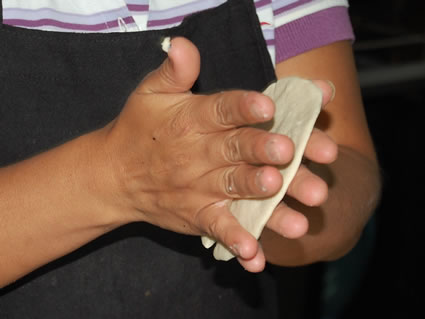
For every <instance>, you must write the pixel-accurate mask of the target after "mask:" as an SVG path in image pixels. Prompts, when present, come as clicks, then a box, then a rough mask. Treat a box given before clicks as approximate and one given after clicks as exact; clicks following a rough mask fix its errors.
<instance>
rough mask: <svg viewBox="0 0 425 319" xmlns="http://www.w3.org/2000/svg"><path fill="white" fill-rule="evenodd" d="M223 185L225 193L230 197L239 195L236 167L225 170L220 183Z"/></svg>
mask: <svg viewBox="0 0 425 319" xmlns="http://www.w3.org/2000/svg"><path fill="white" fill-rule="evenodd" d="M220 184H221V185H222V187H223V193H224V194H225V195H226V196H228V197H232V198H233V197H237V189H236V182H235V168H231V169H227V170H226V171H225V172H224V175H223V178H222V180H221V183H220Z"/></svg>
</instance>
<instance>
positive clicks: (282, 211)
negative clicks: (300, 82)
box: [238, 81, 338, 272]
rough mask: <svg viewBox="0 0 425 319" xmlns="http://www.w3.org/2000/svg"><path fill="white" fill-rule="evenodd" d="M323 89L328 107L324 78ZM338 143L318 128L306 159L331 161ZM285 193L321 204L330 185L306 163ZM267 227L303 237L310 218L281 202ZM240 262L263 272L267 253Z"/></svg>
mask: <svg viewBox="0 0 425 319" xmlns="http://www.w3.org/2000/svg"><path fill="white" fill-rule="evenodd" d="M314 83H315V84H316V85H317V86H318V87H320V89H321V90H322V92H323V106H326V104H328V103H329V102H330V101H331V100H332V96H333V95H334V91H333V90H334V89H333V88H332V87H331V86H330V85H329V84H328V83H326V82H325V81H314ZM337 154H338V146H337V144H336V143H335V142H334V141H333V140H332V138H330V137H329V136H328V135H327V134H326V133H325V132H323V131H322V130H320V129H317V128H315V129H314V130H313V132H312V134H311V137H310V139H309V141H308V144H307V147H306V149H305V153H304V158H305V159H306V161H307V162H315V163H319V164H325V165H326V164H331V163H332V162H334V161H335V160H336V158H337ZM286 196H290V197H292V198H294V199H295V200H297V201H298V202H300V203H301V204H303V205H305V206H308V207H317V206H320V205H322V204H323V203H324V202H325V201H326V199H327V197H328V185H327V183H326V182H325V181H324V180H323V179H322V178H320V177H319V176H317V175H315V174H314V173H312V172H311V171H310V170H309V169H308V168H307V165H305V164H304V163H303V164H301V166H300V168H299V169H298V172H297V174H296V176H295V178H294V179H293V180H292V182H291V184H290V185H289V188H288V191H287V194H286ZM266 227H267V228H269V229H270V230H272V231H273V232H275V233H277V234H279V235H280V236H282V237H285V238H288V239H297V238H301V237H302V236H304V235H305V234H306V233H307V231H308V229H309V223H308V219H307V217H306V216H305V215H304V214H303V213H302V212H299V211H296V210H295V209H293V208H291V207H290V206H288V205H286V204H285V201H282V202H281V203H280V204H279V205H278V206H277V207H276V209H275V210H274V212H273V214H272V216H271V217H270V219H269V221H268V222H267V225H266ZM238 260H239V262H240V263H241V265H242V266H243V267H245V269H247V270H249V271H253V272H256V271H261V270H262V268H263V267H264V265H265V256H264V252H263V251H262V249H261V246H260V249H259V250H258V252H257V254H256V256H255V257H254V258H252V259H250V260H243V259H241V258H240V257H239V258H238Z"/></svg>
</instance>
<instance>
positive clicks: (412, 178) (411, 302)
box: [342, 0, 425, 318]
mask: <svg viewBox="0 0 425 319" xmlns="http://www.w3.org/2000/svg"><path fill="white" fill-rule="evenodd" d="M350 5H351V8H350V14H351V18H352V23H353V27H354V30H355V34H356V37H357V40H356V43H355V45H354V49H355V55H356V61H357V65H358V69H359V76H360V83H361V86H362V90H363V96H364V103H365V108H366V112H367V115H368V120H369V125H370V129H371V131H372V135H373V137H374V140H375V144H376V148H377V152H378V157H379V160H380V164H381V167H382V176H383V185H384V190H383V197H382V201H381V204H380V206H379V208H378V210H377V212H376V238H375V239H376V240H375V249H374V251H373V253H372V256H371V257H370V264H369V267H368V268H367V271H366V274H365V277H364V279H363V280H362V282H361V285H360V288H359V290H358V291H357V293H356V294H355V295H354V297H353V298H352V300H351V302H350V303H349V305H348V306H347V308H346V311H345V313H344V315H343V316H342V317H343V318H421V317H422V318H423V316H424V310H423V304H424V302H425V294H424V293H423V290H424V289H425V281H424V278H425V277H424V275H423V269H424V262H423V261H421V259H422V260H423V259H424V257H425V256H424V255H425V254H424V251H425V248H424V245H423V244H424V240H423V236H422V234H423V231H422V228H423V223H422V222H421V220H423V218H422V214H423V212H424V209H423V203H424V199H425V193H424V187H423V183H424V182H425V178H424V177H425V176H424V175H425V174H424V172H423V171H424V166H423V164H422V158H423V152H422V149H423V148H424V146H425V143H424V140H423V139H424V136H425V134H424V133H423V132H424V128H425V123H424V117H423V114H424V112H423V109H424V107H425V1H423V0H408V1H406V0H391V1H390V0H385V1H384V0H374V1H361V0H360V1H359V0H356V1H354V0H353V1H350Z"/></svg>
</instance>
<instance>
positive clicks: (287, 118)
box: [202, 77, 323, 261]
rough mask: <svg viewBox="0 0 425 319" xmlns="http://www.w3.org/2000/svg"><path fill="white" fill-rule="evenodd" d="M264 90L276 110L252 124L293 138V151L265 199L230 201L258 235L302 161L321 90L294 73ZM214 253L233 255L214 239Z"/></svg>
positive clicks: (220, 256)
mask: <svg viewBox="0 0 425 319" xmlns="http://www.w3.org/2000/svg"><path fill="white" fill-rule="evenodd" d="M263 93H264V94H265V95H267V96H269V97H270V98H272V99H273V100H274V102H275V105H276V113H275V117H274V119H273V120H272V121H270V122H268V123H264V124H261V125H256V126H255V127H258V128H262V129H265V130H267V131H270V132H273V133H279V134H283V135H287V136H288V137H290V138H291V139H292V141H293V142H294V145H295V153H294V158H293V160H292V161H291V163H290V164H289V165H286V166H283V167H279V170H280V173H281V174H282V176H283V185H282V188H281V189H280V191H279V192H278V193H277V194H276V195H274V196H273V197H269V198H266V199H239V200H233V201H232V204H231V205H230V211H231V212H232V214H233V215H234V216H235V217H236V218H237V219H238V221H239V223H240V224H241V225H242V226H243V227H244V228H245V229H246V230H247V231H249V232H250V233H251V234H252V235H253V236H254V237H255V238H257V239H258V238H259V237H260V235H261V233H262V231H263V228H264V227H265V225H266V223H267V221H268V220H269V218H270V216H271V215H272V213H273V211H274V209H275V208H276V207H277V205H278V204H279V203H280V202H281V201H282V199H283V197H284V196H285V193H286V191H287V189H288V186H289V184H290V183H291V181H292V179H293V178H294V176H295V174H296V172H297V170H298V168H299V166H300V164H301V160H302V157H303V154H304V150H305V147H306V145H307V141H308V139H309V138H310V135H311V132H312V131H313V128H314V124H315V122H316V120H317V117H318V116H319V113H320V110H321V105H322V100H323V96H322V91H321V90H320V89H319V88H318V87H317V86H316V85H314V84H313V83H312V82H311V81H309V80H305V79H301V78H297V77H289V78H284V79H281V80H279V81H277V82H275V83H273V84H271V85H270V86H269V87H268V88H267V89H266V90H265V91H264V92H263ZM202 244H203V245H204V246H205V247H206V248H210V247H212V246H213V245H214V244H215V241H214V240H213V239H211V238H208V237H205V236H204V237H202ZM214 257H215V259H217V260H225V261H227V260H230V259H232V258H233V257H235V256H234V255H233V253H232V252H231V251H229V250H228V249H227V248H226V247H225V246H223V245H222V244H221V243H217V245H216V246H215V248H214Z"/></svg>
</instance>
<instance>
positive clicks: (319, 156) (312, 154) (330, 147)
mask: <svg viewBox="0 0 425 319" xmlns="http://www.w3.org/2000/svg"><path fill="white" fill-rule="evenodd" d="M304 156H305V157H306V158H308V159H309V160H311V161H313V162H316V163H321V164H330V163H332V162H334V161H335V160H336V158H337V156H338V146H337V144H336V143H335V141H334V140H332V139H331V138H330V137H329V135H327V134H326V133H325V132H323V131H321V130H319V129H317V128H315V129H314V130H313V132H312V134H311V136H310V139H309V141H308V144H307V147H306V149H305V152H304Z"/></svg>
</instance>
